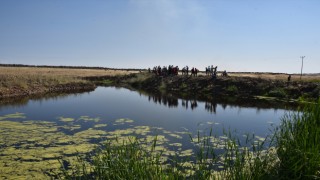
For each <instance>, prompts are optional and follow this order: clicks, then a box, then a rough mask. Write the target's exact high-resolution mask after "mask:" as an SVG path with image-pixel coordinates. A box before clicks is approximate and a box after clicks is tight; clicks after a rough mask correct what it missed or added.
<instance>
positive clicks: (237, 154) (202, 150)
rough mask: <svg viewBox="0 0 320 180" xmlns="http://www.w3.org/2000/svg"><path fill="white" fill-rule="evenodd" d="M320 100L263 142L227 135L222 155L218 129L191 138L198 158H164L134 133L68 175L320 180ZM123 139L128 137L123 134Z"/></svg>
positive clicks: (66, 174)
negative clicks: (219, 149)
mask: <svg viewBox="0 0 320 180" xmlns="http://www.w3.org/2000/svg"><path fill="white" fill-rule="evenodd" d="M319 120H320V101H319V102H318V103H317V104H314V105H310V106H308V107H306V108H305V109H304V110H303V111H302V112H300V113H294V114H288V115H286V116H285V117H283V119H282V124H281V125H280V126H279V127H277V128H276V129H275V130H274V132H272V133H273V135H272V136H270V137H269V138H267V139H266V140H264V141H262V142H256V141H253V139H254V138H252V137H253V136H250V135H248V136H247V139H246V142H245V143H244V144H243V142H242V144H241V146H240V142H239V141H238V140H237V138H236V137H233V136H232V133H226V135H228V138H227V139H226V140H225V141H224V152H223V153H222V154H216V153H215V149H216V148H217V144H216V140H215V138H214V135H213V134H212V131H210V132H208V134H206V135H205V136H202V135H201V134H200V133H198V135H197V136H196V137H195V138H194V137H193V136H192V135H190V140H191V141H192V142H194V145H195V148H196V149H197V154H196V156H185V158H183V159H181V158H177V157H178V156H176V157H174V156H173V157H172V158H169V159H165V160H163V159H162V158H161V157H162V156H161V155H162V153H163V152H161V151H157V150H156V149H157V146H158V145H157V139H156V138H155V139H154V140H153V141H152V143H150V144H149V146H148V148H145V146H143V145H142V144H143V142H141V141H140V140H139V139H137V138H134V137H131V138H128V139H126V140H124V141H120V140H119V142H117V143H113V142H111V141H110V143H108V144H106V146H105V148H103V149H101V150H100V151H99V152H98V153H97V154H96V155H95V156H94V157H93V159H92V161H91V163H90V164H88V163H86V162H85V161H84V160H81V159H79V160H80V164H79V165H78V166H77V167H73V168H72V171H69V170H66V169H63V170H62V171H61V172H60V174H55V175H56V176H57V177H59V178H62V179H65V178H66V179H83V178H84V179H319V178H320V171H319V170H320V145H319V140H320V139H319V137H320V131H319V129H320V123H319ZM122 140H123V138H122Z"/></svg>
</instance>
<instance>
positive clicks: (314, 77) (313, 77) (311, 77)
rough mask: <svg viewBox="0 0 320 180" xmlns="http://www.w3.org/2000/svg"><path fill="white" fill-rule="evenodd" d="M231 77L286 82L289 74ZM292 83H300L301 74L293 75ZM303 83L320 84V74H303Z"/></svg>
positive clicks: (238, 74)
mask: <svg viewBox="0 0 320 180" xmlns="http://www.w3.org/2000/svg"><path fill="white" fill-rule="evenodd" d="M229 75H230V76H236V77H252V78H262V79H271V80H284V81H287V79H288V76H289V75H288V74H280V73H279V74H276V73H275V74H273V73H229ZM291 80H292V81H300V74H293V75H291ZM301 80H302V81H307V82H320V74H303V76H302V78H301Z"/></svg>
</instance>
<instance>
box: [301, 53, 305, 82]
mask: <svg viewBox="0 0 320 180" xmlns="http://www.w3.org/2000/svg"><path fill="white" fill-rule="evenodd" d="M305 57H306V56H300V58H301V62H302V63H301V75H300V80H301V78H302V69H303V59H304V58H305Z"/></svg>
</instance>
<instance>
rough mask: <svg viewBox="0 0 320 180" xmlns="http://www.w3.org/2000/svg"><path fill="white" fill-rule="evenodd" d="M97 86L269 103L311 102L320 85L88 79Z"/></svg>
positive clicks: (144, 76) (130, 77)
mask: <svg viewBox="0 0 320 180" xmlns="http://www.w3.org/2000/svg"><path fill="white" fill-rule="evenodd" d="M86 79H87V80H90V81H93V82H95V83H96V84H97V85H107V86H110V85H111V86H120V87H127V88H128V87H129V88H134V89H136V90H143V91H146V92H150V93H161V92H162V93H163V92H165V93H171V94H174V95H175V96H178V97H184V98H197V99H203V100H208V99H209V100H210V99H217V98H219V97H224V98H228V97H237V98H240V99H242V100H243V99H268V100H273V101H287V102H292V101H300V102H301V101H314V100H317V99H318V98H319V95H320V84H319V83H315V82H298V81H293V82H290V83H288V82H286V81H281V80H269V79H262V78H251V77H218V78H217V79H215V80H213V79H212V78H211V77H209V76H200V77H191V76H182V75H179V76H167V77H161V76H155V75H153V74H148V73H141V74H131V75H127V76H116V77H110V76H104V77H102V76H101V77H90V78H86Z"/></svg>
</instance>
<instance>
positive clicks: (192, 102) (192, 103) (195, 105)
mask: <svg viewBox="0 0 320 180" xmlns="http://www.w3.org/2000/svg"><path fill="white" fill-rule="evenodd" d="M197 107H198V103H197V101H196V100H193V101H191V109H192V110H193V109H195V108H197Z"/></svg>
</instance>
